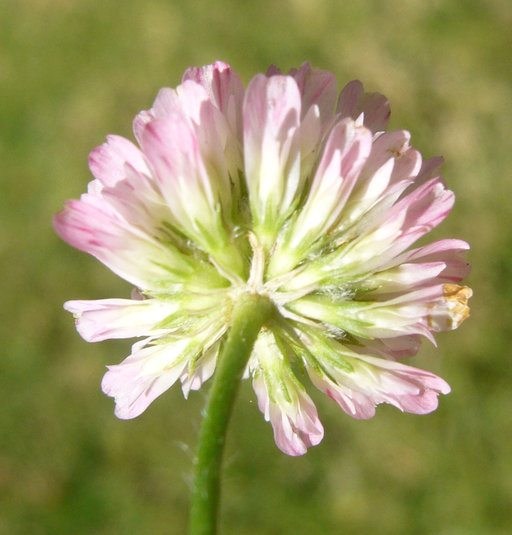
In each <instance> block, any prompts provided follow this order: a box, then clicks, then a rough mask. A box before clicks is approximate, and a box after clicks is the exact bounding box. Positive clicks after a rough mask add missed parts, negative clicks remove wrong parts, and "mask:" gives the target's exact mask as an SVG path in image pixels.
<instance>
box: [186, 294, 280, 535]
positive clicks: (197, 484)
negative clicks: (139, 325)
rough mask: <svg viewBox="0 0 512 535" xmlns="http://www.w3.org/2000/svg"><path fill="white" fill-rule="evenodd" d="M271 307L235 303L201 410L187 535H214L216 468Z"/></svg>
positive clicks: (257, 300)
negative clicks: (239, 388) (245, 372)
mask: <svg viewBox="0 0 512 535" xmlns="http://www.w3.org/2000/svg"><path fill="white" fill-rule="evenodd" d="M273 310H274V309H273V306H272V304H271V303H270V301H269V300H268V299H266V298H265V297H262V296H260V295H254V294H246V295H243V296H241V298H240V299H239V300H238V301H237V302H236V303H235V306H234V310H233V317H232V325H231V330H230V333H229V336H228V339H227V342H226V345H225V346H224V349H223V351H222V354H221V356H220V359H219V362H218V364H217V369H216V371H215V374H214V379H213V384H212V387H211V390H210V394H209V398H208V401H207V404H206V408H205V411H204V420H203V424H202V427H201V432H200V435H199V443H198V447H197V454H196V458H195V461H194V464H195V466H194V486H193V490H192V507H191V514H190V535H214V534H215V533H216V531H217V528H216V525H217V509H218V503H219V495H220V468H221V461H222V452H223V449H224V443H225V436H226V429H227V426H228V422H229V418H230V415H231V409H232V407H233V401H234V399H235V396H236V393H237V389H238V384H239V383H240V379H241V377H242V374H243V372H244V369H245V367H246V365H247V361H248V360H249V356H250V355H251V352H252V349H253V347H254V343H255V341H256V338H257V336H258V334H259V332H260V330H261V328H262V326H263V325H264V324H265V323H267V322H268V320H269V319H270V318H271V317H272V314H273Z"/></svg>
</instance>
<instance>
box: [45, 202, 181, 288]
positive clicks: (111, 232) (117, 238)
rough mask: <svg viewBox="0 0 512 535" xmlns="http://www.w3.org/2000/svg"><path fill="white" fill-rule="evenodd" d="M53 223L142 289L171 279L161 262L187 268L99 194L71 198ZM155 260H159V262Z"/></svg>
mask: <svg viewBox="0 0 512 535" xmlns="http://www.w3.org/2000/svg"><path fill="white" fill-rule="evenodd" d="M53 224H54V228H55V231H56V232H57V234H58V235H59V236H60V237H61V238H62V239H63V240H65V241H67V242H68V243H69V244H70V245H72V246H73V247H76V248H77V249H79V250H81V251H84V252H86V253H89V254H92V255H93V256H95V257H96V258H98V260H100V261H101V262H103V263H104V264H105V265H106V266H108V267H109V268H110V269H111V270H112V271H113V272H114V273H117V274H118V275H119V276H120V277H122V278H124V279H125V280H127V281H129V282H131V283H132V284H134V285H135V286H138V287H140V288H146V289H148V288H150V287H152V284H153V281H155V280H159V281H165V280H169V279H170V273H169V271H167V270H166V269H164V268H162V267H160V266H161V265H168V266H169V267H176V266H177V265H179V266H180V267H183V264H182V262H181V261H180V259H179V258H178V257H176V255H173V253H172V252H171V251H170V250H169V249H168V248H166V247H163V246H162V245H160V244H158V243H156V242H155V241H154V240H153V239H152V238H150V237H149V236H148V235H147V234H145V233H144V232H142V231H141V230H139V229H136V228H135V227H132V226H131V225H130V224H129V223H127V222H126V221H124V220H122V219H121V218H120V217H119V215H118V214H117V213H116V212H115V211H114V210H113V208H112V207H111V206H110V205H109V204H108V203H107V202H106V201H105V200H104V199H102V198H101V197H97V196H95V195H91V194H88V193H86V194H84V195H82V196H81V198H80V200H79V201H77V200H73V201H68V202H67V203H66V204H65V208H64V210H62V211H61V212H59V213H58V214H57V215H56V216H55V217H54V220H53ZM153 259H155V260H156V259H158V264H157V263H155V262H152V260H153ZM160 284H161V282H160Z"/></svg>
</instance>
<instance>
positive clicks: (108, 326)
mask: <svg viewBox="0 0 512 535" xmlns="http://www.w3.org/2000/svg"><path fill="white" fill-rule="evenodd" d="M64 308H65V310H67V311H68V312H71V313H72V314H73V315H74V316H75V318H76V327H77V330H78V332H79V333H80V335H81V336H82V338H84V339H85V340H86V341H87V342H99V341H101V340H107V339H109V338H132V337H136V336H149V335H150V334H152V335H156V334H159V332H163V331H162V330H160V331H156V330H154V326H155V325H157V324H158V323H159V322H161V321H163V320H164V319H165V318H166V317H167V316H169V315H170V314H172V313H173V312H175V311H176V309H177V305H176V303H175V302H172V301H162V300H159V299H146V300H143V301H134V300H131V299H100V300H97V301H67V302H66V303H65V304H64Z"/></svg>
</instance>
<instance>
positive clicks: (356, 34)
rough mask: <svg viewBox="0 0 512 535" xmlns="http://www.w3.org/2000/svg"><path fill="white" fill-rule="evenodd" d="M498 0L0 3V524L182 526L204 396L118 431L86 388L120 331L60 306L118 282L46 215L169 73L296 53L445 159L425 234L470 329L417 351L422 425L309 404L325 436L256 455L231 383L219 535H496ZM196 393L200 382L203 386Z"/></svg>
mask: <svg viewBox="0 0 512 535" xmlns="http://www.w3.org/2000/svg"><path fill="white" fill-rule="evenodd" d="M511 6H512V4H510V3H509V2H508V0H482V1H467V0H466V1H465V0H446V1H442V0H428V1H427V0H386V1H368V2H366V1H361V2H349V1H342V0H330V1H324V2H320V1H318V0H288V1H276V0H273V1H272V0H259V1H258V2H250V1H248V0H217V1H216V2H208V1H206V0H189V1H188V2H179V1H177V0H175V1H169V2H165V1H161V0H146V1H142V0H136V1H132V2H130V1H126V0H116V1H113V0H104V1H103V2H92V1H87V0H31V1H28V0H18V1H14V0H13V1H8V0H7V1H6V0H0V136H1V137H0V162H1V175H0V188H1V189H0V258H1V269H2V277H1V284H2V287H1V289H0V296H1V302H2V303H1V309H2V319H1V321H0V338H1V347H2V350H1V357H0V372H1V373H0V392H1V399H2V401H1V404H2V405H1V409H0V429H1V435H0V534H1V535H18V534H20V535H21V534H23V535H25V534H36V535H38V534H66V535H68V534H71V535H74V534H77V535H81V534H99V535H121V534H164V533H165V534H182V533H185V530H186V523H187V514H188V500H189V485H190V474H191V458H192V452H193V450H194V447H195V444H196V438H197V432H198V427H199V424H200V412H201V407H202V405H203V403H204V396H205V394H204V392H202V393H201V392H200V393H195V394H193V395H191V399H190V400H189V401H187V402H185V401H184V400H183V398H182V395H181V392H180V390H179V388H174V389H173V390H171V391H169V392H168V393H167V394H165V395H163V396H162V397H161V398H159V399H158V400H157V401H156V402H155V403H154V404H153V405H152V406H151V407H150V408H149V410H148V411H147V412H146V413H145V414H144V415H143V416H141V417H140V418H138V419H136V420H133V421H127V422H122V421H119V420H117V419H116V418H115V417H114V416H113V403H112V400H111V399H109V398H107V397H106V396H104V395H103V394H102V393H101V391H100V381H101V377H102V375H103V373H104V366H105V365H106V364H113V363H117V362H119V361H121V360H122V358H123V357H124V356H125V355H126V354H127V353H128V347H129V344H128V343H125V342H104V343H101V344H97V345H92V344H86V343H85V342H84V341H82V340H81V338H80V337H79V336H78V335H77V334H76V332H75V330H74V325H73V321H72V318H71V317H70V316H69V315H68V314H67V313H65V312H64V311H63V310H62V303H63V301H65V300H67V299H77V298H83V299H96V298H106V297H114V296H117V297H124V296H127V295H128V294H129V291H130V288H129V286H128V285H127V284H126V283H124V282H123V281H121V280H119V279H117V278H116V277H115V276H114V275H112V274H111V273H110V272H109V271H108V270H107V269H106V268H104V267H103V266H102V265H100V264H99V263H98V262H96V261H95V260H94V259H92V258H89V257H88V256H87V255H85V254H83V253H80V252H78V251H75V250H73V249H72V248H71V247H69V246H68V245H66V244H65V243H63V242H61V241H59V239H58V238H57V237H56V236H55V235H54V233H53V231H52V227H51V218H52V215H53V213H54V212H56V211H58V210H60V208H61V206H62V203H63V201H64V200H66V199H68V198H76V197H78V196H79V195H80V193H82V192H83V191H85V188H86V184H87V182H88V181H89V179H90V176H89V172H88V168H87V155H88V153H89V151H90V150H91V149H92V148H94V147H95V146H96V145H98V144H100V143H102V142H103V140H104V137H105V135H106V134H109V133H117V134H122V135H125V136H127V137H131V121H132V118H133V117H134V115H135V114H136V113H137V112H138V111H139V110H141V109H147V108H149V107H150V106H151V103H152V101H153V98H154V96H155V95H156V92H157V91H158V89H159V88H160V87H162V86H171V87H172V86H175V85H177V84H178V83H179V81H180V78H181V75H182V73H183V71H184V69H185V68H186V67H187V66H190V65H203V64H206V63H210V62H212V61H213V60H215V59H223V60H225V61H227V62H229V63H231V64H232V65H233V67H235V69H236V70H237V71H238V72H239V74H240V75H241V77H242V79H243V80H244V82H245V83H246V82H247V81H248V80H249V79H250V77H251V76H252V75H253V74H255V73H256V72H259V71H265V70H266V68H267V66H268V65H269V64H271V63H275V64H277V65H278V66H280V67H281V68H282V69H288V68H290V67H292V66H298V65H300V64H301V63H302V62H303V61H305V60H309V61H311V62H312V63H313V65H314V66H317V67H320V68H323V69H329V70H332V71H334V72H335V74H336V76H337V77H338V80H339V83H340V86H341V85H343V84H344V83H346V82H347V81H349V80H351V79H353V78H360V79H361V80H363V82H364V83H365V86H366V87H367V88H368V89H369V90H374V91H380V92H382V93H384V94H385V95H386V96H388V98H389V99H390V101H391V105H392V120H391V127H392V128H405V129H408V130H410V131H411V132H412V135H413V143H414V145H415V146H416V147H417V148H419V149H420V150H421V151H422V153H423V155H424V156H425V157H430V156H435V155H440V154H442V155H443V156H444V157H445V160H446V163H445V165H444V168H443V169H444V172H443V175H444V177H445V179H446V181H447V183H448V185H449V187H450V188H451V189H453V190H454V191H455V193H456V196H457V203H456V205H455V209H454V210H453V212H452V214H451V215H450V217H449V218H448V219H447V220H446V221H445V222H444V223H443V225H441V228H440V229H437V230H436V231H435V233H434V234H435V236H434V237H437V238H439V237H441V236H442V237H458V238H462V239H466V240H467V241H469V242H470V243H471V245H472V251H471V253H470V260H471V262H472V263H473V266H474V267H473V272H472V274H471V276H470V279H469V281H468V283H469V284H470V285H471V286H472V287H473V288H474V290H475V296H474V298H473V299H472V302H471V304H472V316H471V318H470V319H469V320H468V321H467V322H466V323H465V324H464V325H463V326H462V327H461V328H460V329H459V330H458V331H457V332H454V333H447V334H443V335H441V336H439V337H438V342H439V349H438V350H435V349H434V348H432V347H431V346H429V345H428V344H425V346H424V347H423V349H422V351H421V352H420V354H419V355H418V356H417V357H415V358H414V359H413V364H415V365H417V366H420V367H425V368H427V369H429V370H431V371H434V372H436V373H438V374H440V375H441V376H443V377H444V378H446V379H447V380H448V381H449V383H450V384H451V386H452V389H453V392H452V394H450V395H449V396H447V397H443V398H442V399H441V403H440V408H439V410H438V411H437V412H435V413H433V414H431V415H428V416H424V417H417V416H411V415H404V414H401V413H400V412H399V411H397V410H396V409H393V408H390V407H385V406H383V407H380V408H379V410H378V413H377V417H376V418H374V419H373V420H370V421H363V422H360V421H354V420H352V419H350V418H349V417H347V416H346V415H345V414H344V413H342V412H341V411H340V410H339V409H338V408H337V406H336V405H335V404H334V403H333V402H332V401H330V400H329V399H326V398H325V399H324V397H323V396H321V395H314V399H315V401H316V403H317V406H318V409H319V412H320V416H321V418H322V420H323V423H324V426H325V428H326V437H325V439H324V441H323V442H322V443H321V445H319V446H318V447H316V448H312V449H311V450H310V451H309V453H308V454H307V455H306V456H304V457H301V458H290V457H287V456H285V455H284V454H282V453H280V452H279V451H278V450H277V448H276V447H275V445H274V442H273V438H272V430H271V427H270V425H269V424H267V423H265V422H264V420H263V418H262V416H261V415H260V413H259V411H258V409H257V406H256V404H255V396H254V393H253V392H252V389H251V387H250V384H249V383H246V384H244V385H243V387H242V389H241V393H240V396H239V400H238V403H237V406H236V409H235V415H234V417H233V421H232V424H231V427H230V433H229V437H228V448H227V452H226V463H225V479H224V497H223V507H222V520H221V533H222V534H235V535H245V534H265V535H266V534H268V535H274V534H279V535H287V534H290V535H291V534H296V533H304V534H322V535H331V534H332V535H335V534H336V535H337V534H341V533H343V534H345V535H350V534H358V535H360V534H367V533H372V534H375V535H410V534H414V535H477V534H478V535H480V534H482V535H484V534H485V535H502V534H506V533H511V531H509V530H510V526H511V525H512V513H511V510H512V454H511V442H512V441H511V438H512V393H511V392H512V390H511V356H510V347H511V345H512V314H511V312H510V309H511V303H512V226H511V223H512V217H511V215H512V210H511V202H512V184H511V178H512V176H511V175H512V171H511V170H512V146H511V137H512V136H511V134H512V126H511V125H512V32H511V31H510V28H511V25H512V7H511ZM205 391H206V389H205Z"/></svg>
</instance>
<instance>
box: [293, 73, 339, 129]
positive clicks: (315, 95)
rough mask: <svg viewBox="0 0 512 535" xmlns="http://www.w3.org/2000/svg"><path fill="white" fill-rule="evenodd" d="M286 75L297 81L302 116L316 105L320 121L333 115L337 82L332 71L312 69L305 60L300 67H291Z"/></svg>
mask: <svg viewBox="0 0 512 535" xmlns="http://www.w3.org/2000/svg"><path fill="white" fill-rule="evenodd" d="M288 76H291V77H292V78H294V80H295V81H296V82H297V86H298V88H299V91H300V94H301V97H302V106H301V108H302V118H304V117H305V115H306V113H307V112H308V110H309V109H310V108H311V107H312V106H318V109H319V112H320V118H321V121H322V122H325V121H326V120H327V119H328V118H330V117H331V116H332V115H333V113H334V106H335V104H336V95H337V91H338V89H337V87H338V84H337V82H336V77H335V76H334V74H333V73H332V72H330V71H322V70H320V69H313V68H312V67H311V64H310V63H309V62H306V63H303V64H302V65H301V67H300V69H291V70H290V72H289V73H288Z"/></svg>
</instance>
